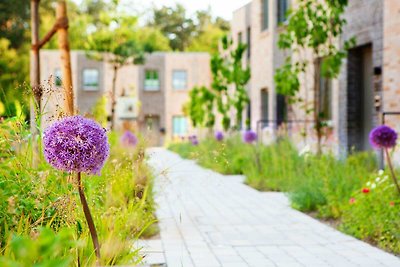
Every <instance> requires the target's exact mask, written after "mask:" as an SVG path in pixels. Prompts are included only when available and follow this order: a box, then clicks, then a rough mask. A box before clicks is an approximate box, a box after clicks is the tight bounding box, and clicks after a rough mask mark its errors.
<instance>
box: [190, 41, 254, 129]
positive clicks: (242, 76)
mask: <svg viewBox="0 0 400 267" xmlns="http://www.w3.org/2000/svg"><path fill="white" fill-rule="evenodd" d="M221 42H222V46H223V49H224V51H223V52H221V53H216V54H214V55H213V56H212V58H211V62H210V64H211V73H212V77H213V80H212V84H211V88H206V87H201V88H194V89H193V90H192V91H191V93H190V100H189V103H188V104H187V105H186V106H185V107H186V109H187V113H188V114H189V115H190V118H191V120H192V123H193V125H194V126H195V127H196V126H198V127H202V126H206V127H208V128H210V129H211V128H212V127H213V126H214V124H215V115H214V112H215V110H217V111H218V113H220V114H221V115H222V127H223V128H224V130H225V131H227V130H228V129H230V128H231V119H230V111H231V110H232V109H234V111H235V112H236V127H237V128H240V124H241V123H242V114H243V110H244V108H245V107H246V105H247V104H248V102H249V97H248V95H247V91H246V88H245V85H246V84H247V82H248V81H249V79H250V68H249V67H246V68H244V67H243V61H242V59H243V55H244V53H245V51H246V48H247V46H246V45H244V44H238V45H237V47H236V48H233V43H232V40H231V39H229V38H228V37H226V36H224V37H223V38H222V39H221ZM230 88H233V90H230Z"/></svg>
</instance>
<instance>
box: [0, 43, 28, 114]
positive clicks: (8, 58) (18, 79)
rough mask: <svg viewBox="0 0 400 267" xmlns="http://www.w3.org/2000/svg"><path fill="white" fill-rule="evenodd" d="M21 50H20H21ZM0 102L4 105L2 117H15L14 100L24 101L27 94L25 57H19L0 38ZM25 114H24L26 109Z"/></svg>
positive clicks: (8, 44)
mask: <svg viewBox="0 0 400 267" xmlns="http://www.w3.org/2000/svg"><path fill="white" fill-rule="evenodd" d="M21 49H22V48H21ZM0 54H1V57H0V102H2V103H3V104H4V114H2V115H3V116H7V117H8V116H15V115H17V114H16V112H17V111H16V106H15V102H14V100H22V101H26V99H27V97H28V94H26V93H24V91H25V90H27V89H26V88H25V86H24V80H25V79H26V77H27V73H28V65H29V64H28V60H29V59H28V57H27V55H19V52H18V50H16V49H14V48H12V47H11V43H10V41H9V40H7V39H2V38H0ZM24 108H25V110H24V111H25V112H26V107H25V106H24Z"/></svg>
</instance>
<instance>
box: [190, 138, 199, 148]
mask: <svg viewBox="0 0 400 267" xmlns="http://www.w3.org/2000/svg"><path fill="white" fill-rule="evenodd" d="M198 144H199V140H197V138H193V139H192V145H194V146H197V145H198Z"/></svg>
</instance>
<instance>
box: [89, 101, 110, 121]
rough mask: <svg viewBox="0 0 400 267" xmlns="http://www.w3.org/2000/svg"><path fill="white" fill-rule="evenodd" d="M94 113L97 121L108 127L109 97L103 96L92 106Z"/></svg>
mask: <svg viewBox="0 0 400 267" xmlns="http://www.w3.org/2000/svg"><path fill="white" fill-rule="evenodd" d="M92 114H93V118H94V120H95V121H97V122H98V123H100V124H101V126H103V127H106V125H107V97H105V96H102V97H100V98H99V99H98V100H97V101H96V104H95V105H94V106H93V108H92Z"/></svg>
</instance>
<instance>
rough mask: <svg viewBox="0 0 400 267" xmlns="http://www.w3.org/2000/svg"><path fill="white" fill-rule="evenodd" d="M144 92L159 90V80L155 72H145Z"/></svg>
mask: <svg viewBox="0 0 400 267" xmlns="http://www.w3.org/2000/svg"><path fill="white" fill-rule="evenodd" d="M144 90H145V91H158V90H160V79H159V77H158V71H157V70H146V73H145V79H144Z"/></svg>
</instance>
